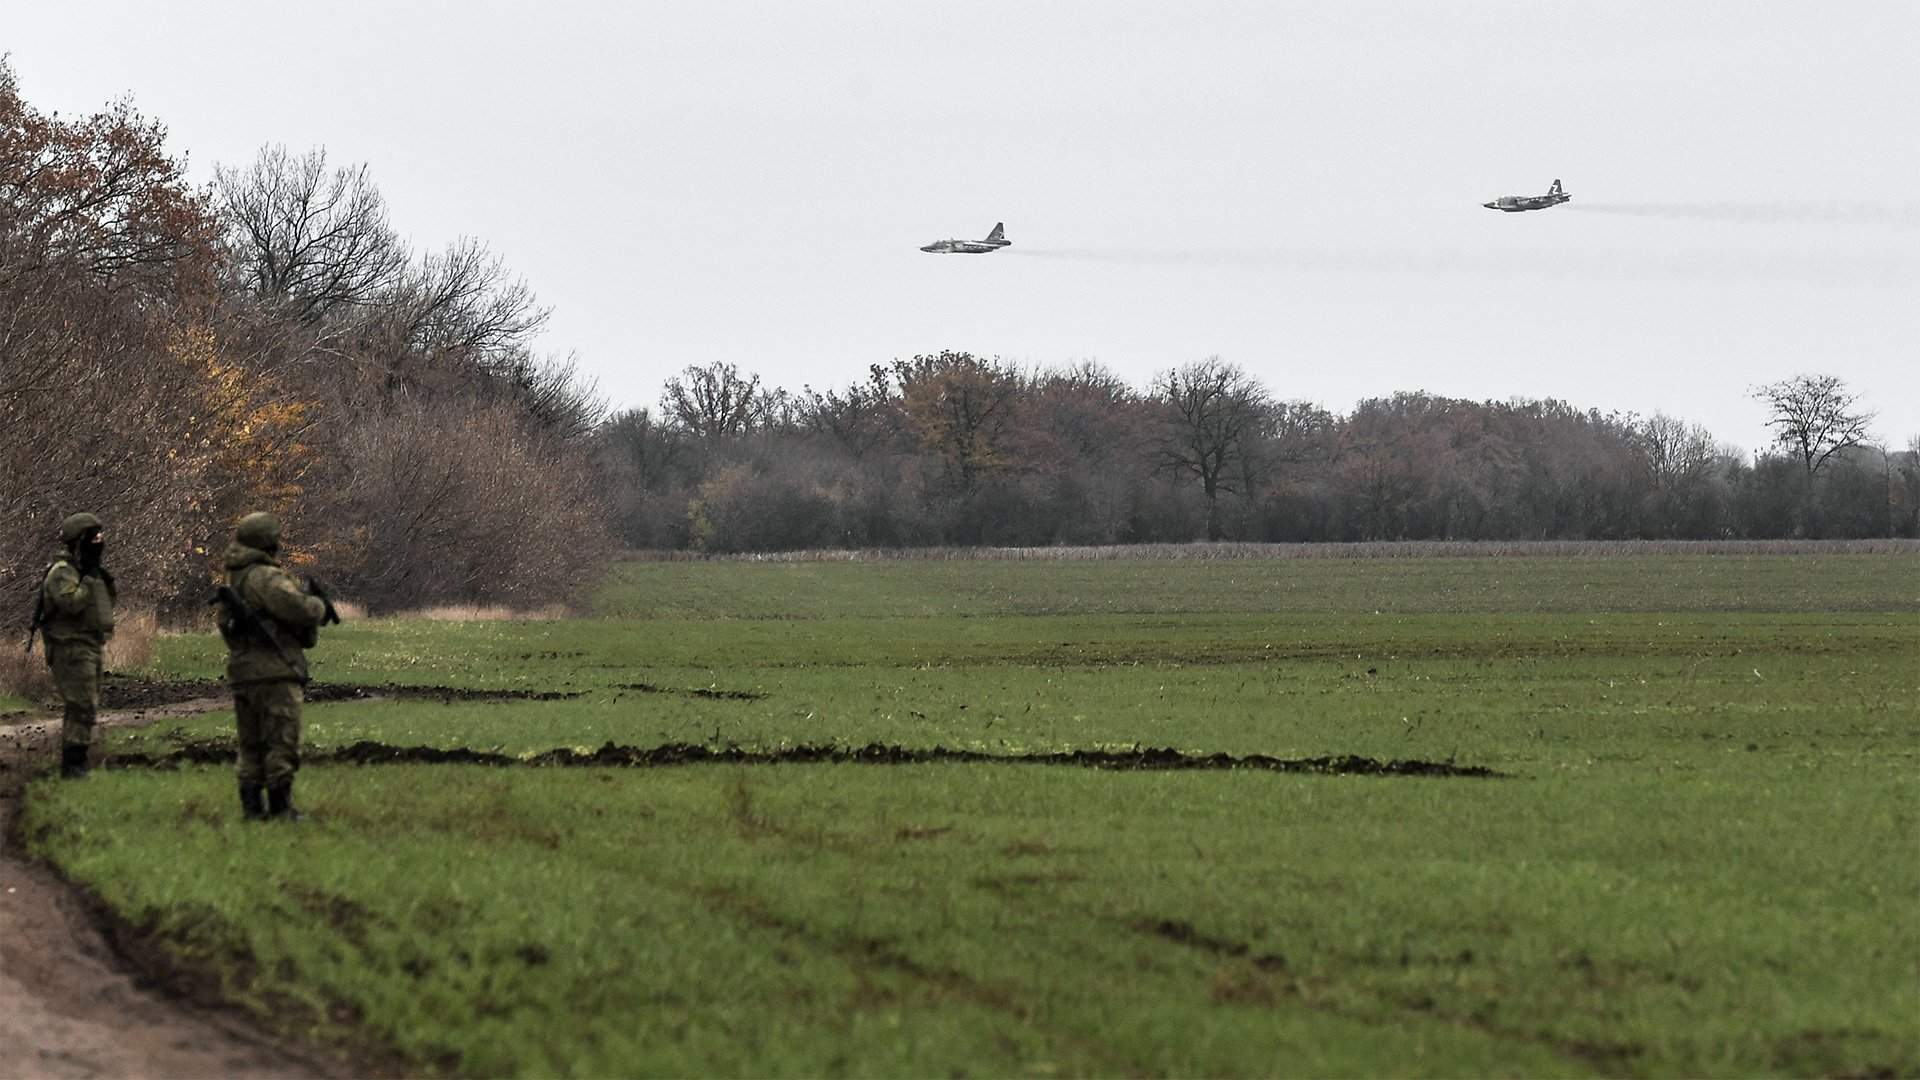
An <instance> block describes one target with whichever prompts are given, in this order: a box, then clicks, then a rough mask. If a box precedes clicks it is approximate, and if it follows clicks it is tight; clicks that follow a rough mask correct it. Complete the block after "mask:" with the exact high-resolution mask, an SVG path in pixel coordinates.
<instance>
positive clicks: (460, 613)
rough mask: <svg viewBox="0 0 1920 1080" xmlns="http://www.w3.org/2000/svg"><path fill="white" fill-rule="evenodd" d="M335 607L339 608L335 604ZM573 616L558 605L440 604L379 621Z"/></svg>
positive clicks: (343, 613) (543, 619)
mask: <svg viewBox="0 0 1920 1080" xmlns="http://www.w3.org/2000/svg"><path fill="white" fill-rule="evenodd" d="M335 606H336V607H339V605H337V604H336V605H335ZM340 614H341V617H343V618H344V617H346V614H347V611H346V609H345V608H344V607H341V608H340ZM572 615H573V612H572V611H571V610H569V609H568V608H567V607H565V606H564V605H561V604H547V605H544V606H542V607H537V608H513V607H505V606H502V605H499V604H440V605H437V606H435V607H428V608H417V609H415V610H413V611H396V612H394V613H392V614H391V615H383V616H381V618H384V619H425V620H427V621H429V622H546V621H551V620H555V619H566V618H571V617H572Z"/></svg>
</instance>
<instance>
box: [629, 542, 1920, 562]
mask: <svg viewBox="0 0 1920 1080" xmlns="http://www.w3.org/2000/svg"><path fill="white" fill-rule="evenodd" d="M1634 555H1920V540H1378V541H1367V542H1363V543H1352V544H1332V543H1316V544H1253V543H1230V542H1222V543H1201V542H1195V543H1191V544H1113V545H1108V546H1102V547H1065V546H1062V547H927V548H884V549H883V548H867V549H862V550H851V551H849V550H833V551H828V550H818V551H780V552H765V553H760V554H741V555H700V554H695V553H691V552H683V551H630V552H627V553H626V554H625V556H624V558H626V559H628V560H631V561H635V562H681V561H702V560H708V559H714V560H722V561H729V562H877V561H883V560H889V561H890V560H923V561H933V562H939V561H947V560H973V559H983V560H995V561H1018V560H1025V559H1035V560H1050V559H1058V560H1085V559H1219V560H1228V559H1418V558H1453V559H1471V558H1514V557H1526V556H1557V557H1561V558H1567V557H1574V558H1618V557H1621V556H1634Z"/></svg>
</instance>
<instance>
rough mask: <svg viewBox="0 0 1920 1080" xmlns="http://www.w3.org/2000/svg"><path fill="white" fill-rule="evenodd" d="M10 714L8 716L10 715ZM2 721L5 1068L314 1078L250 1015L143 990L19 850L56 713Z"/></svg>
mask: <svg viewBox="0 0 1920 1080" xmlns="http://www.w3.org/2000/svg"><path fill="white" fill-rule="evenodd" d="M225 705H226V702H225V701H222V700H219V699H208V700H200V701H189V702H181V703H177V704H171V705H164V706H157V707H149V708H140V709H133V710H128V711H123V712H115V713H103V714H102V715H101V718H100V719H101V722H102V723H103V724H109V725H119V726H131V725H139V724H146V723H151V722H153V721H155V720H159V719H162V718H164V717H168V716H179V715H184V714H188V713H193V712H204V711H207V710H209V709H213V708H222V707H224V706H225ZM7 721H11V722H7ZM7 721H0V836H6V837H9V840H8V843H7V844H6V845H5V847H4V848H0V1076H4V1077H21V1078H29V1077H109V1076H129V1077H131V1076H139V1077H155V1076H191V1077H214V1076H219V1077H265V1076H287V1077H310V1076H326V1075H328V1071H327V1070H326V1069H325V1068H324V1067H322V1066H320V1065H318V1064H316V1063H314V1062H311V1061H308V1060H305V1059H303V1058H301V1057H299V1056H296V1055H294V1054H292V1053H289V1052H287V1051H285V1050H282V1049H279V1048H276V1047H275V1046H273V1045H272V1044H271V1043H270V1042H269V1041H268V1040H266V1039H265V1038H264V1037H262V1036H260V1035H258V1034H257V1033H255V1032H254V1031H252V1030H251V1029H250V1028H249V1026H248V1025H247V1024H246V1023H245V1022H244V1020H243V1019H242V1018H240V1017H239V1016H237V1015H231V1014H225V1013H221V1012H218V1011H215V1010H210V1009H204V1008H200V1007H197V1006H192V1005H188V1004H185V1003H182V1002H177V1001H173V1000H170V999H168V998H166V997H164V996H162V995H159V994H157V993H154V992H151V991H148V990H145V989H142V987H141V986H140V984H139V982H138V980H137V979H136V978H135V977H134V976H132V975H131V974H129V973H128V972H127V970H126V969H125V967H124V965H122V964H121V963H120V962H119V961H118V959H117V958H116V957H115V956H114V954H113V950H112V949H111V947H110V946H109V945H108V944H107V942H106V940H105V939H104V938H103V937H102V936H101V935H100V933H99V931H98V930H96V929H95V928H94V926H93V924H92V923H91V922H90V921H89V919H88V918H87V915H86V912H85V910H84V907H83V905H82V904H81V901H80V899H79V898H78V897H77V896H76V895H75V894H74V892H73V890H71V889H69V888H68V887H67V886H66V885H65V884H63V883H62V882H61V881H60V880H59V879H58V878H56V877H54V876H53V875H52V874H50V873H48V872H47V871H46V870H45V869H43V868H41V867H38V866H35V865H33V864H32V863H30V862H28V861H27V860H25V859H24V858H22V857H21V854H20V852H18V851H16V850H14V848H13V845H12V842H11V839H10V838H11V829H12V824H13V818H14V815H15V813H16V812H17V811H18V810H19V808H20V797H21V791H22V789H23V788H24V787H25V786H26V783H27V781H28V780H30V779H31V778H32V776H33V774H34V773H36V772H38V771H39V770H42V769H44V768H45V767H46V766H48V765H49V764H51V763H52V762H53V760H54V758H55V754H56V751H55V747H54V744H55V742H56V740H58V738H59V734H60V722H59V720H58V719H57V718H53V719H45V718H41V717H37V716H36V717H32V718H25V717H20V716H14V717H9V718H7Z"/></svg>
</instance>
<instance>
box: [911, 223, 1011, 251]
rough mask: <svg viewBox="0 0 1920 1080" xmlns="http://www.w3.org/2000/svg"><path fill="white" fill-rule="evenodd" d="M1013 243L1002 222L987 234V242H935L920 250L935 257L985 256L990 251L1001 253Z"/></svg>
mask: <svg viewBox="0 0 1920 1080" xmlns="http://www.w3.org/2000/svg"><path fill="white" fill-rule="evenodd" d="M1012 243H1013V241H1011V240H1009V239H1007V226H1006V223H1005V222H1000V223H996V224H995V225H994V227H993V231H992V232H990V233H988V234H987V238H986V239H985V240H935V241H934V242H933V243H931V244H928V245H927V246H926V247H923V248H921V249H920V250H921V251H931V252H933V253H934V254H935V255H985V254H986V253H987V252H989V251H999V250H1000V249H1001V248H1003V247H1007V246H1009V245H1011V244H1012Z"/></svg>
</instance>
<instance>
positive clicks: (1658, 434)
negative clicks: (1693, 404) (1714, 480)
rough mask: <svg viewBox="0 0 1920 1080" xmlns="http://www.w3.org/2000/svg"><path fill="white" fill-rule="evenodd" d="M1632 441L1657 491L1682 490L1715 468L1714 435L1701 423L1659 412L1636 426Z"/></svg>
mask: <svg viewBox="0 0 1920 1080" xmlns="http://www.w3.org/2000/svg"><path fill="white" fill-rule="evenodd" d="M1633 436H1634V438H1633V445H1634V447H1635V449H1637V450H1638V451H1639V452H1640V458H1641V460H1642V462H1643V463H1644V465H1645V467H1646V471H1647V477H1648V479H1650V480H1651V481H1652V482H1653V486H1654V488H1655V489H1656V490H1658V491H1680V490H1685V489H1686V488H1688V487H1690V486H1692V485H1693V484H1696V483H1698V482H1699V481H1700V480H1701V479H1703V478H1704V477H1705V476H1706V475H1707V474H1708V473H1709V472H1711V471H1712V469H1713V464H1714V461H1715V458H1716V451H1715V444H1714V441H1713V435H1712V434H1711V433H1710V432H1708V431H1707V429H1706V428H1704V427H1701V426H1700V425H1699V424H1689V423H1687V422H1686V421H1684V420H1681V419H1679V418H1678V417H1673V416H1668V415H1667V414H1666V413H1661V412H1657V413H1654V414H1653V415H1652V416H1649V417H1647V418H1646V419H1645V420H1643V421H1641V422H1640V423H1639V424H1637V425H1634V428H1633Z"/></svg>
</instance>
